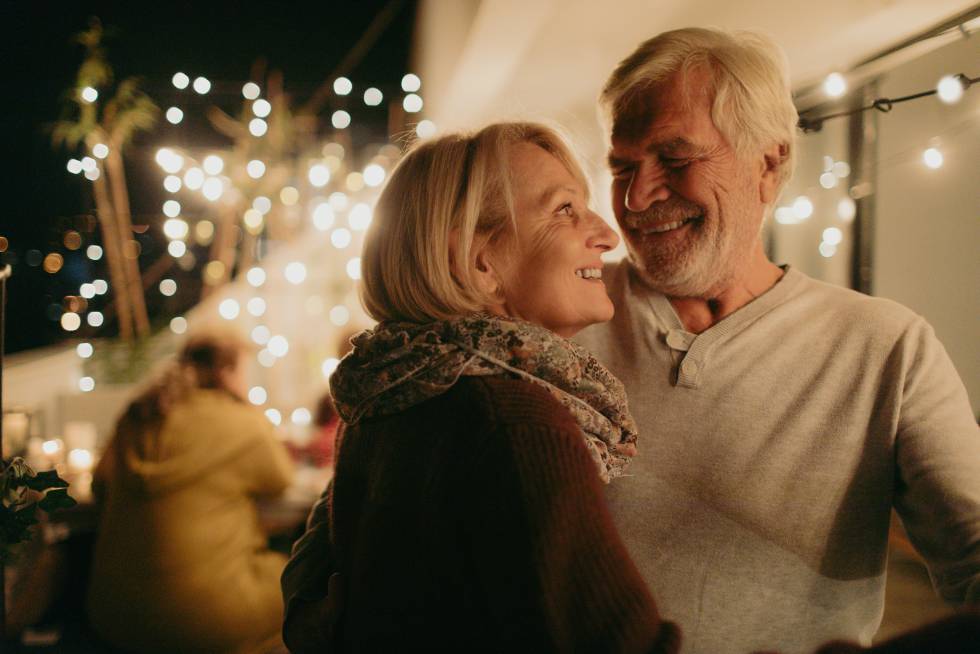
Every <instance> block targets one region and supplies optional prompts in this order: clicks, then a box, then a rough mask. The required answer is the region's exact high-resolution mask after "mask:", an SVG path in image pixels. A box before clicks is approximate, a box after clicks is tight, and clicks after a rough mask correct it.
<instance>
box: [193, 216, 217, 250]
mask: <svg viewBox="0 0 980 654" xmlns="http://www.w3.org/2000/svg"><path fill="white" fill-rule="evenodd" d="M213 237H214V223H212V222H211V221H210V220H202V221H200V222H199V223H197V224H196V225H194V240H196V241H197V242H198V245H207V244H208V243H210V242H211V239H212V238H213Z"/></svg>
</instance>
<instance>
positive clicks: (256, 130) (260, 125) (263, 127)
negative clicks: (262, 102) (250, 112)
mask: <svg viewBox="0 0 980 654" xmlns="http://www.w3.org/2000/svg"><path fill="white" fill-rule="evenodd" d="M268 131H269V123H267V122H265V121H264V120H262V119H261V118H253V119H252V120H250V121H249V122H248V132H249V134H251V135H252V136H265V133H266V132H268Z"/></svg>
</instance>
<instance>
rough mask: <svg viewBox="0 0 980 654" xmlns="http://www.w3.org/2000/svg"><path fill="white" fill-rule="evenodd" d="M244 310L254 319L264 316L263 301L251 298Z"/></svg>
mask: <svg viewBox="0 0 980 654" xmlns="http://www.w3.org/2000/svg"><path fill="white" fill-rule="evenodd" d="M245 309H246V310H247V311H248V312H249V313H250V314H251V315H253V316H255V317H256V318H260V317H262V316H263V315H265V300H263V299H262V298H260V297H253V298H251V299H250V300H249V301H248V302H247V303H246V304H245Z"/></svg>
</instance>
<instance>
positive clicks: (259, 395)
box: [248, 386, 269, 406]
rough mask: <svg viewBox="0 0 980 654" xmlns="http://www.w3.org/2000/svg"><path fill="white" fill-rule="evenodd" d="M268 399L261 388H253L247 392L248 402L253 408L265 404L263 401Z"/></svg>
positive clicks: (267, 395)
mask: <svg viewBox="0 0 980 654" xmlns="http://www.w3.org/2000/svg"><path fill="white" fill-rule="evenodd" d="M268 399H269V394H268V393H266V391H265V389H264V388H262V387H261V386H253V387H252V388H250V389H249V390H248V401H249V402H251V403H252V404H254V405H255V406H259V405H262V404H265V401H266V400H268Z"/></svg>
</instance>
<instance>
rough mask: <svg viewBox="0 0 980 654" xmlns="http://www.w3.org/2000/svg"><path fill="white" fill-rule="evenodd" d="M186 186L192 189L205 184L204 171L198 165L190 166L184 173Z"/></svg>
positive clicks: (194, 189)
mask: <svg viewBox="0 0 980 654" xmlns="http://www.w3.org/2000/svg"><path fill="white" fill-rule="evenodd" d="M184 186H186V187H187V188H188V189H190V190H192V191H196V190H197V189H199V188H201V187H202V186H204V171H203V170H201V169H200V168H198V167H197V166H194V167H193V168H188V169H187V172H185V173H184Z"/></svg>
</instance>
